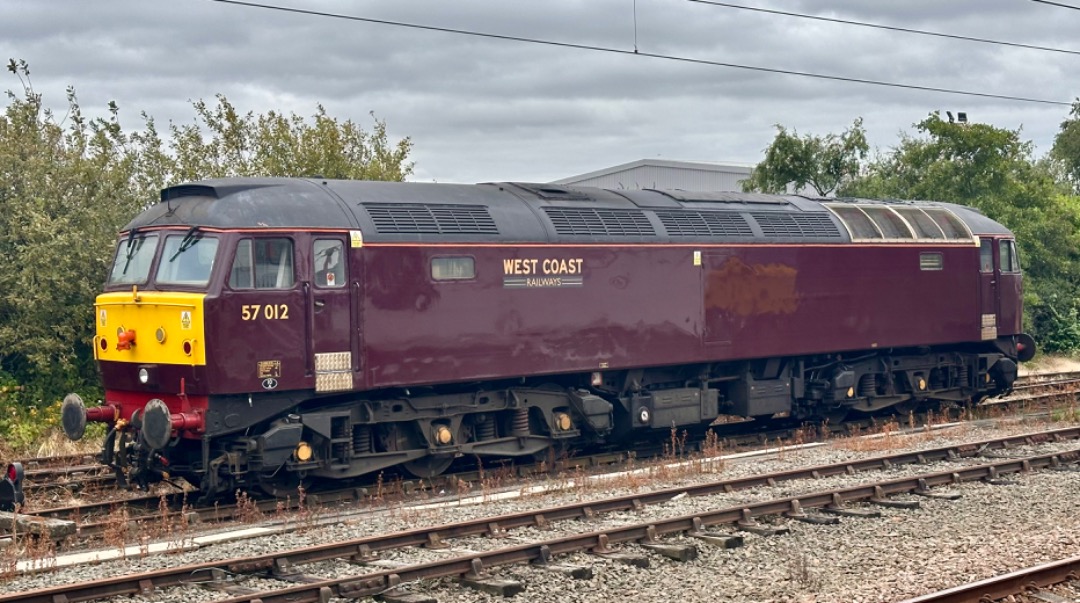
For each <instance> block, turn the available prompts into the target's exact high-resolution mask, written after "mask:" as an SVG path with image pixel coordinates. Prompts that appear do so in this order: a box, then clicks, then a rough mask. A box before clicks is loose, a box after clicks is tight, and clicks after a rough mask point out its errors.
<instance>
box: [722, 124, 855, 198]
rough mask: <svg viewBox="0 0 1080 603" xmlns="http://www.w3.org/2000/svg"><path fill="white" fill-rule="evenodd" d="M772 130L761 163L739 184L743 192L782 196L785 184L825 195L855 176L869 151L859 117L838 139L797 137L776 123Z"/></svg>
mask: <svg viewBox="0 0 1080 603" xmlns="http://www.w3.org/2000/svg"><path fill="white" fill-rule="evenodd" d="M776 130H777V132H776V138H774V139H773V141H772V144H770V145H769V146H768V147H767V148H766V149H765V160H764V161H762V162H761V163H759V164H757V166H756V167H755V168H754V171H753V172H752V173H751V174H750V178H748V179H747V180H745V181H743V190H746V191H759V192H764V193H785V192H787V190H788V186H789V185H793V186H794V188H795V190H797V191H798V190H802V189H803V188H805V187H806V186H808V185H809V186H811V187H813V189H814V190H815V191H817V193H818V194H819V195H822V196H825V195H828V194H830V193H832V192H833V191H835V190H836V189H837V188H839V187H840V186H842V185H844V184H845V183H846V182H848V181H850V180H851V179H852V178H854V177H855V176H857V175H858V174H859V168H860V165H861V161H862V160H863V159H865V158H866V154H867V152H868V151H869V146H868V145H867V143H866V131H865V130H864V129H863V125H862V118H858V119H856V120H855V122H854V123H853V124H852V125H851V127H850V128H848V129H847V130H846V131H845V132H844V133H843V134H841V135H839V136H837V135H835V134H828V135H827V136H824V137H822V136H812V135H806V136H803V137H801V138H800V137H799V136H798V135H797V134H796V132H795V131H794V130H792V131H791V133H790V134H789V133H788V131H787V129H786V128H784V126H781V125H779V124H777V126H776Z"/></svg>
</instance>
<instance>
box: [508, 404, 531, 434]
mask: <svg viewBox="0 0 1080 603" xmlns="http://www.w3.org/2000/svg"><path fill="white" fill-rule="evenodd" d="M510 433H512V434H514V435H515V436H518V437H521V436H527V435H529V409H528V408H517V409H514V420H513V422H511V423H510Z"/></svg>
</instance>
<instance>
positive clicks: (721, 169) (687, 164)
mask: <svg viewBox="0 0 1080 603" xmlns="http://www.w3.org/2000/svg"><path fill="white" fill-rule="evenodd" d="M639 167H660V168H673V169H684V170H700V171H704V172H717V173H724V174H749V173H750V171H751V170H752V169H753V168H754V166H753V165H750V164H733V163H711V162H706V161H674V160H670V159H638V160H637V161H631V162H630V163H623V164H620V165H615V166H611V167H608V168H604V169H601V170H596V171H594V172H588V173H585V174H578V175H576V176H569V177H567V178H560V179H558V180H553V181H552V183H553V184H573V183H575V182H580V181H582V180H589V179H592V178H600V177H602V176H609V175H611V174H618V173H620V172H627V171H630V170H632V169H634V168H639Z"/></svg>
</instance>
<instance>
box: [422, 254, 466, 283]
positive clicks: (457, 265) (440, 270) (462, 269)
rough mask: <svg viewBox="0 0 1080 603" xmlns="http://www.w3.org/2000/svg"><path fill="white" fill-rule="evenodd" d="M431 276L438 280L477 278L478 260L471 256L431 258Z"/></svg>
mask: <svg viewBox="0 0 1080 603" xmlns="http://www.w3.org/2000/svg"><path fill="white" fill-rule="evenodd" d="M431 278H432V279H434V280H437V281H463V280H468V279H471V278H476V262H475V261H474V260H473V259H472V258H471V257H457V258H431Z"/></svg>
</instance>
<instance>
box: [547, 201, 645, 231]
mask: <svg viewBox="0 0 1080 603" xmlns="http://www.w3.org/2000/svg"><path fill="white" fill-rule="evenodd" d="M544 212H545V213H547V216H548V218H549V219H550V220H551V223H552V224H553V225H554V226H555V232H557V233H558V234H561V235H586V236H590V235H591V236H608V237H634V236H656V230H655V229H654V228H653V225H652V223H651V222H649V218H647V217H646V216H645V213H644V212H641V211H637V210H632V209H567V208H562V207H545V208H544Z"/></svg>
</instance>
